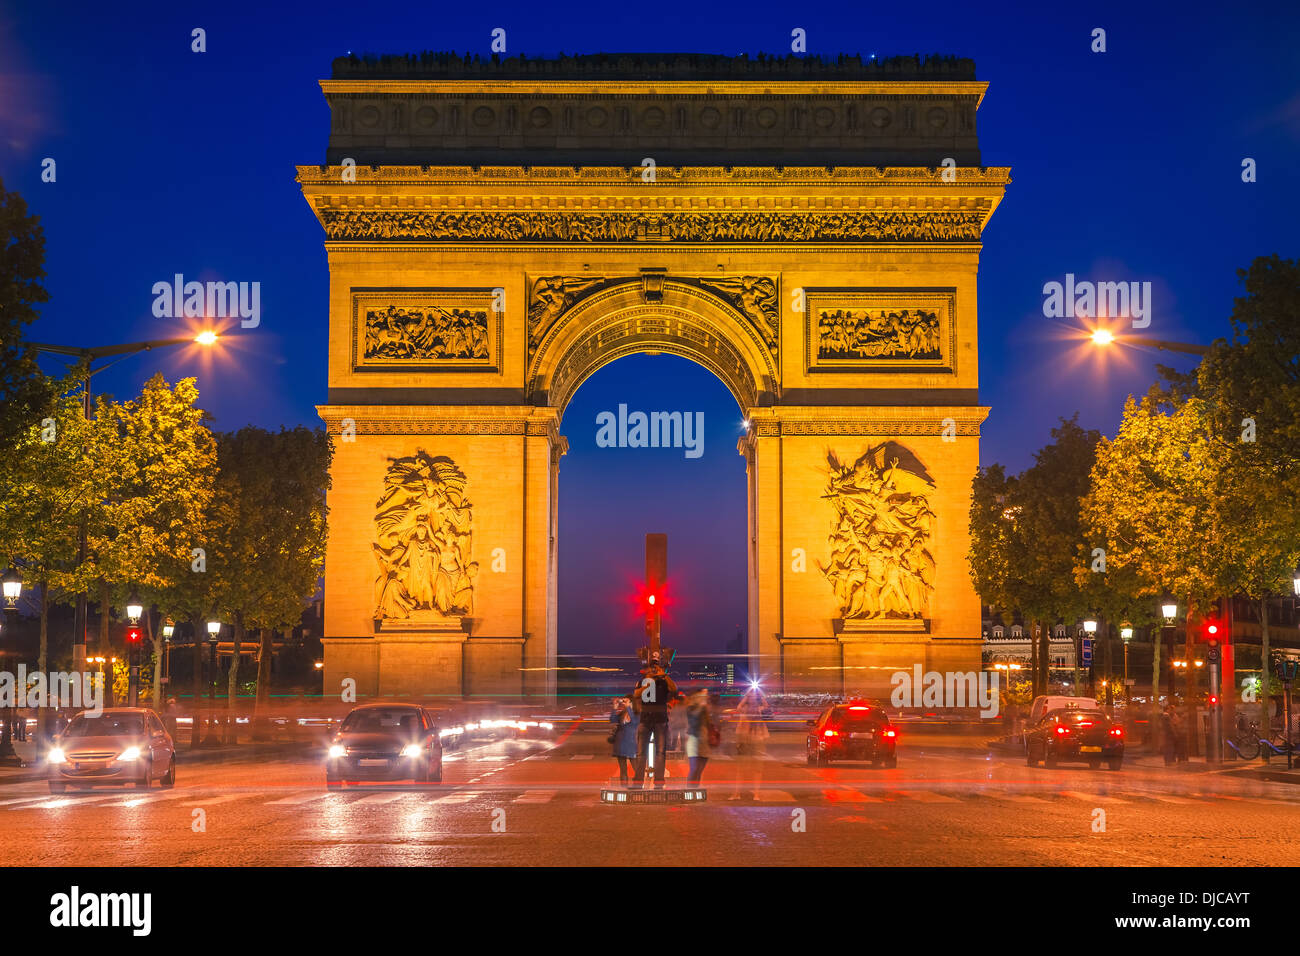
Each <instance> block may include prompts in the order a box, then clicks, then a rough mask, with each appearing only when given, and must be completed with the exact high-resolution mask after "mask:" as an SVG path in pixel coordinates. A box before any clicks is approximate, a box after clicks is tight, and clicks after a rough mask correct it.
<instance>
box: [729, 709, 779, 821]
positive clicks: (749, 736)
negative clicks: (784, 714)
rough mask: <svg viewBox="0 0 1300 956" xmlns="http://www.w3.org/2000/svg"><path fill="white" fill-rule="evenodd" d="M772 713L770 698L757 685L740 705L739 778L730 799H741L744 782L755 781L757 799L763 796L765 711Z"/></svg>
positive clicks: (765, 734) (737, 729)
mask: <svg viewBox="0 0 1300 956" xmlns="http://www.w3.org/2000/svg"><path fill="white" fill-rule="evenodd" d="M770 712H771V710H770V708H769V707H768V706H767V699H766V698H765V697H764V696H763V692H762V691H761V690H759V689H758V688H757V687H751V688H750V689H749V690H748V691H746V692H745V696H744V697H742V698H741V699H740V703H739V704H738V705H737V706H736V765H737V766H736V780H735V785H734V786H733V788H732V791H731V796H730V797H728V798H727V799H729V800H739V799H740V788H741V784H742V783H744V782H745V781H752V783H753V786H754V799H755V800H757V799H758V798H759V797H758V791H759V789H760V788H761V787H762V785H763V761H764V760H766V759H767V738H768V737H769V734H768V730H767V724H766V723H765V719H766V717H765V714H770Z"/></svg>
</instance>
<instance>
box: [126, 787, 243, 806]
mask: <svg viewBox="0 0 1300 956" xmlns="http://www.w3.org/2000/svg"><path fill="white" fill-rule="evenodd" d="M266 792H267V791H265V790H258V791H256V792H254V793H226V794H222V795H221V796H219V797H201V798H198V799H194V800H187V801H185V802H184V803H182V804H181V806H182V807H210V806H212V805H213V804H214V803H229V802H230V801H231V800H243V799H244V798H245V797H258V796H262V795H264V794H265V793H266ZM177 796H186V794H177ZM190 796H192V794H190ZM149 802H150V803H152V802H153V801H152V800H151V801H149ZM109 806H110V807H129V806H131V803H130V801H128V802H126V803H110V804H109Z"/></svg>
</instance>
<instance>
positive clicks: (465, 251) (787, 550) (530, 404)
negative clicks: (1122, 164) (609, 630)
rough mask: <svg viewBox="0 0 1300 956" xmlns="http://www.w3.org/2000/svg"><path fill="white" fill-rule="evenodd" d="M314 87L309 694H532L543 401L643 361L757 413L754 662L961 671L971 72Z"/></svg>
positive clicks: (752, 481) (539, 70)
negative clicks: (317, 499) (710, 376)
mask: <svg viewBox="0 0 1300 956" xmlns="http://www.w3.org/2000/svg"><path fill="white" fill-rule="evenodd" d="M801 63H802V64H804V65H800V64H801ZM891 64H892V65H891ZM322 87H323V89H324V91H325V94H326V98H327V100H328V101H329V105H330V110H331V116H332V127H331V137H330V145H329V149H328V153H327V160H328V165H325V166H302V167H299V169H298V181H299V183H300V184H301V186H302V189H303V192H304V195H305V196H306V198H307V201H308V202H309V203H310V205H311V207H312V209H313V211H314V212H315V213H316V215H317V217H318V219H319V220H320V222H321V224H322V226H323V228H324V230H325V247H326V252H327V256H328V260H329V269H330V300H329V328H330V334H329V340H330V349H329V398H328V404H325V405H322V406H320V407H319V412H320V414H321V416H322V418H323V419H324V420H325V422H326V424H327V426H328V428H329V431H330V432H331V433H332V434H334V435H335V436H338V437H337V440H336V450H335V458H334V465H333V488H332V490H331V492H330V501H329V504H330V535H329V548H328V555H327V560H326V595H327V609H326V620H325V645H326V661H325V666H326V686H327V687H331V686H337V685H338V682H339V681H340V680H342V679H343V678H345V677H353V678H355V679H356V680H357V682H358V690H359V692H360V693H363V694H373V693H384V694H448V695H458V694H462V693H472V694H484V693H492V694H526V695H545V694H547V693H550V692H552V691H553V686H554V685H553V680H552V678H551V675H552V674H553V671H550V670H549V668H550V667H551V666H552V665H553V664H554V658H555V653H556V634H557V626H558V624H559V622H557V620H556V600H555V598H556V590H555V589H556V581H555V572H556V549H557V547H558V546H559V541H560V530H561V529H560V528H558V527H557V524H556V492H557V486H558V481H559V466H560V461H561V457H562V455H563V454H564V451H565V447H566V443H565V439H564V438H563V436H562V427H561V423H562V420H563V415H564V409H565V406H566V404H567V403H568V401H569V399H570V398H571V397H572V396H573V394H574V392H575V390H576V389H577V388H578V386H579V385H580V384H581V383H582V382H583V381H584V380H585V379H586V378H587V377H588V376H589V375H591V374H592V373H593V372H594V371H595V370H596V369H598V368H600V367H601V366H603V365H605V364H606V363H608V362H611V361H613V360H614V359H617V358H619V357H620V356H623V355H628V354H631V353H634V352H643V351H655V352H668V353H671V354H675V355H681V356H684V357H686V358H690V359H692V360H694V361H696V362H698V363H700V364H701V365H703V366H704V367H706V368H708V369H710V370H711V371H713V372H714V373H715V374H716V375H717V376H718V377H719V378H720V379H721V380H722V381H723V382H724V383H725V384H726V386H727V387H728V388H729V389H730V390H731V392H732V394H733V395H734V396H735V398H736V401H737V402H738V404H739V405H740V407H741V409H742V410H743V411H744V413H745V415H746V417H747V418H748V420H749V421H750V423H751V425H750V429H749V432H748V434H747V435H746V436H745V437H744V438H743V439H742V440H741V441H740V443H739V450H740V453H741V454H742V455H744V457H745V460H746V462H747V467H748V495H749V512H748V514H749V517H748V532H747V538H748V543H749V548H748V555H749V557H748V562H749V581H750V584H749V627H748V635H749V653H750V654H751V655H752V657H753V658H754V667H756V668H757V669H758V670H760V671H762V672H765V673H769V674H773V675H777V674H779V675H780V678H779V679H780V680H781V681H782V682H783V683H784V686H785V687H787V688H789V689H797V688H803V687H813V686H816V687H820V688H827V689H832V690H837V689H843V690H864V691H870V690H876V689H878V688H879V687H881V686H884V687H887V685H888V673H889V672H890V671H891V670H892V669H894V668H898V669H907V670H910V669H911V667H912V666H913V664H916V663H921V664H923V665H924V666H925V667H926V669H938V670H951V669H957V670H978V669H979V664H980V644H981V633H980V604H979V599H978V598H977V597H976V595H975V592H974V590H973V588H972V585H971V580H970V575H969V572H968V569H967V562H966V553H967V549H968V544H969V539H968V532H967V509H968V505H969V492H970V481H971V478H972V476H973V475H974V473H975V469H976V465H977V462H978V448H979V428H980V423H981V422H982V421H983V419H984V417H985V415H986V413H987V409H985V408H983V407H981V406H980V405H979V400H978V392H977V388H978V353H977V337H976V321H977V320H976V275H977V271H978V264H979V253H980V248H981V246H980V234H981V231H982V229H983V228H984V225H985V224H986V223H987V222H988V219H989V217H990V216H991V215H992V213H993V211H994V209H995V208H996V206H997V204H998V202H999V201H1000V199H1001V197H1002V194H1003V190H1004V189H1005V187H1006V185H1007V184H1008V182H1009V175H1008V170H1006V169H1004V168H984V167H981V166H980V165H979V151H978V143H977V139H976V135H975V120H974V118H975V111H976V108H977V107H978V104H979V101H980V99H981V98H982V96H983V93H984V89H985V84H983V83H980V82H977V81H975V79H974V73H973V66H972V65H970V64H969V62H968V61H947V60H937V61H935V60H932V61H928V62H927V63H923V64H922V63H917V62H916V61H914V60H902V61H886V63H885V64H879V63H868V64H861V63H856V61H853V62H850V63H849V64H848V65H844V64H820V65H817V64H815V61H799V62H795V63H792V62H790V61H781V60H777V61H769V62H765V63H763V64H758V63H756V62H755V61H744V60H733V59H731V58H726V57H699V56H689V57H687V56H684V57H678V58H674V59H672V60H670V61H669V60H657V59H651V60H638V59H636V58H601V57H593V58H571V59H567V60H564V61H535V62H532V63H526V64H520V63H518V62H516V61H507V62H506V63H502V64H496V65H492V64H480V63H472V64H466V63H464V61H460V60H455V59H451V60H448V59H445V58H441V59H440V58H437V57H428V58H424V59H415V58H412V59H397V60H391V61H385V62H380V63H363V62H361V61H357V60H354V59H343V60H340V61H337V62H336V64H335V78H334V79H331V80H326V81H323V82H322ZM945 160H950V162H948V163H945Z"/></svg>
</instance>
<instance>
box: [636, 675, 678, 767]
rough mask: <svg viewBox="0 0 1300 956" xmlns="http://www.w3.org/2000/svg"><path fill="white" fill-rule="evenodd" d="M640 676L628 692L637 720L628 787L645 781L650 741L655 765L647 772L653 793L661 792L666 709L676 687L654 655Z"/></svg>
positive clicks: (666, 729) (665, 750)
mask: <svg viewBox="0 0 1300 956" xmlns="http://www.w3.org/2000/svg"><path fill="white" fill-rule="evenodd" d="M642 675H643V676H642V678H641V682H640V683H639V684H637V686H636V688H635V690H633V692H632V703H633V706H634V707H635V708H636V711H637V713H638V714H639V715H640V718H641V722H640V724H639V725H638V726H637V729H636V745H637V750H636V776H635V777H633V778H632V780H633V782H632V786H633V788H634V789H640V788H641V786H642V784H643V783H644V781H645V768H646V760H647V757H648V756H649V751H650V741H651V739H653V740H654V746H655V762H654V767H653V768H651V769H652V771H653V776H654V784H655V789H656V790H662V789H663V786H664V764H665V763H666V762H667V758H668V705H669V703H671V702H672V701H673V700H675V699H676V698H677V685H676V684H674V683H673V679H672V678H671V677H669V676H668V672H667V671H665V670H664V669H663V666H662V665H661V664H660V663H659V655H658V654H654V655H651V657H650V664H649V666H647V667H646V669H645V670H644V671H642Z"/></svg>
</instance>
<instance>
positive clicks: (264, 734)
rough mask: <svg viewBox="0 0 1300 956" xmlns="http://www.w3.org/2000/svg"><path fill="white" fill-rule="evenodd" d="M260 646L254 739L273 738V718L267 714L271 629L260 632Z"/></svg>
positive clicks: (269, 685) (269, 694)
mask: <svg viewBox="0 0 1300 956" xmlns="http://www.w3.org/2000/svg"><path fill="white" fill-rule="evenodd" d="M259 637H260V644H259V646H258V649H257V703H256V704H255V705H254V713H255V714H256V716H255V718H254V720H253V739H254V740H268V739H270V738H271V736H272V734H271V717H270V714H268V713H267V708H266V704H267V700H268V698H269V697H270V696H271V629H270V628H269V627H264V628H262V629H261V631H260V632H259Z"/></svg>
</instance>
